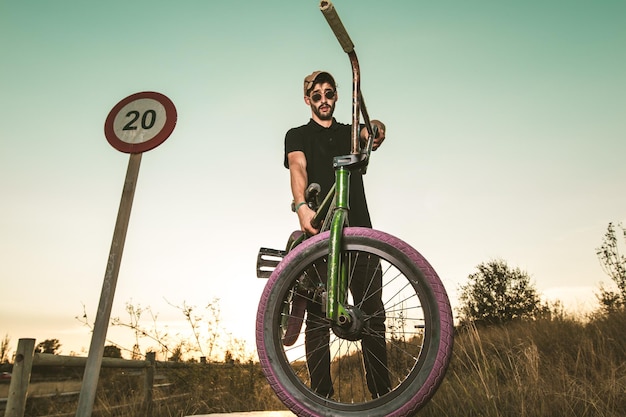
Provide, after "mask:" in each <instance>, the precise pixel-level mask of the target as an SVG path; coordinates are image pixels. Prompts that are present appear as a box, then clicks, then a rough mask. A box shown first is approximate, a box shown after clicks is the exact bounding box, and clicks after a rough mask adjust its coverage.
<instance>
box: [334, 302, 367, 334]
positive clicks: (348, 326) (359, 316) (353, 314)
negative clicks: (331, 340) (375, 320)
mask: <svg viewBox="0 0 626 417" xmlns="http://www.w3.org/2000/svg"><path fill="white" fill-rule="evenodd" d="M346 312H347V313H348V317H343V320H340V323H335V324H334V325H333V326H332V329H333V333H335V334H336V335H337V336H338V337H340V338H342V339H346V340H351V341H356V340H360V339H362V338H363V328H364V327H365V319H364V316H363V312H362V311H361V309H359V308H356V307H353V306H348V307H346Z"/></svg>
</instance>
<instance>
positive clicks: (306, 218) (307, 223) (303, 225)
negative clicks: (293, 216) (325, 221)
mask: <svg viewBox="0 0 626 417" xmlns="http://www.w3.org/2000/svg"><path fill="white" fill-rule="evenodd" d="M297 214H298V220H299V221H300V230H302V231H303V232H305V233H306V234H308V235H309V236H313V235H316V234H318V233H319V230H318V229H315V228H313V226H311V220H313V217H315V211H313V210H311V209H310V208H309V206H308V205H307V204H303V205H301V206H300V208H299V209H298V213H297Z"/></svg>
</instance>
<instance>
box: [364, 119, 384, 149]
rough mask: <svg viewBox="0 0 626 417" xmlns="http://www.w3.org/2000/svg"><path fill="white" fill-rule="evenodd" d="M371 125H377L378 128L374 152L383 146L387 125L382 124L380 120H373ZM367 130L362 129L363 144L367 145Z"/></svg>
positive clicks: (373, 147) (373, 144) (373, 145)
mask: <svg viewBox="0 0 626 417" xmlns="http://www.w3.org/2000/svg"><path fill="white" fill-rule="evenodd" d="M370 123H371V124H372V125H376V126H377V127H378V133H377V134H376V137H375V138H374V142H373V143H372V150H373V151H375V150H376V149H378V148H379V147H380V145H382V144H383V141H384V140H385V133H386V132H385V130H386V129H387V128H386V127H385V124H384V123H383V122H381V121H380V120H372V121H370ZM367 136H368V134H367V129H366V128H363V129H361V141H362V142H361V143H365V141H367Z"/></svg>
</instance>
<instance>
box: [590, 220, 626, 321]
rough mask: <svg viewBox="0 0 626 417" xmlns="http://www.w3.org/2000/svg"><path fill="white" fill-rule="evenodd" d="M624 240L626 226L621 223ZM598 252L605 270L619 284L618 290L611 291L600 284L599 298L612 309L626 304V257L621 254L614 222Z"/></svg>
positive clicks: (605, 307)
mask: <svg viewBox="0 0 626 417" xmlns="http://www.w3.org/2000/svg"><path fill="white" fill-rule="evenodd" d="M618 227H619V228H620V229H622V234H623V237H624V240H625V241H626V228H624V226H622V224H621V223H620V224H619V225H618ZM596 254H597V255H598V259H599V260H600V263H601V265H602V269H604V272H605V273H606V274H607V275H608V276H609V277H610V278H611V280H613V282H615V284H617V288H618V291H611V290H608V289H606V288H604V286H603V285H600V294H599V295H598V299H599V301H600V303H601V304H602V307H603V308H604V309H605V310H607V311H611V310H614V309H618V308H623V307H625V306H626V257H624V255H621V254H620V251H619V246H618V239H617V236H616V232H615V226H614V225H613V223H609V226H608V227H607V231H606V233H605V234H604V238H603V239H602V245H601V246H600V247H599V248H596Z"/></svg>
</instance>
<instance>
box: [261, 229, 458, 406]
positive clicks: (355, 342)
mask: <svg viewBox="0 0 626 417" xmlns="http://www.w3.org/2000/svg"><path fill="white" fill-rule="evenodd" d="M329 238H330V235H329V233H328V232H324V233H321V234H319V235H317V236H315V237H313V238H311V239H309V240H307V241H305V242H304V243H302V244H301V245H299V246H297V247H296V248H295V249H294V250H293V251H291V252H290V253H289V254H288V255H287V256H286V257H285V258H284V259H283V260H282V261H281V262H280V264H279V265H278V266H277V268H276V270H275V271H274V272H273V273H272V276H271V277H270V279H269V281H268V283H267V285H266V287H265V289H264V291H263V294H262V297H261V301H260V303H259V309H258V312H257V321H256V342H257V351H258V354H259V359H260V361H261V366H262V368H263V371H264V373H265V376H266V378H267V379H268V381H269V383H270V385H271V387H272V388H273V389H274V391H275V392H276V394H277V395H278V397H279V398H280V399H281V400H282V401H283V403H284V404H285V405H286V406H287V407H288V408H289V409H290V410H291V411H293V412H294V413H295V414H297V415H298V416H311V417H313V416H349V417H357V416H359V417H360V416H363V415H370V416H383V415H385V416H395V417H400V416H408V415H412V414H414V413H416V412H417V411H418V410H419V409H420V408H421V407H423V406H424V405H425V404H426V402H427V401H428V400H429V399H430V398H431V397H432V396H433V394H434V393H435V391H436V389H437V388H438V386H439V384H440V383H441V381H442V380H443V377H444V374H445V371H446V369H447V366H448V363H449V361H450V356H451V353H452V343H453V322H452V311H451V309H450V302H449V300H448V296H447V294H446V291H445V289H444V287H443V285H442V283H441V281H440V279H439V277H438V276H437V274H436V272H435V271H434V269H433V268H432V267H431V266H430V264H429V263H428V261H426V259H424V257H422V255H420V254H419V253H418V252H417V251H416V250H415V249H413V248H412V247H411V246H409V245H408V244H406V243H405V242H403V241H401V240H400V239H398V238H395V237H393V236H391V235H388V234H386V233H383V232H380V231H377V230H373V229H367V228H359V227H348V228H345V229H344V234H343V241H342V248H343V249H342V253H343V259H344V260H345V262H347V264H348V265H349V266H348V268H347V269H348V275H349V277H348V282H349V292H348V294H347V298H346V299H345V300H343V301H344V303H345V305H346V306H347V311H348V312H349V313H350V321H349V323H348V324H347V325H340V324H337V323H330V322H329V321H328V320H327V319H326V318H325V313H324V309H325V297H326V291H325V289H326V272H325V271H326V267H327V259H328V248H329ZM303 303H304V304H303ZM303 305H305V306H306V308H305V309H303ZM303 310H306V319H305V320H304V324H301V325H297V326H296V327H294V326H293V323H294V322H295V323H303V320H302V319H303V317H302V316H303V315H304V313H303ZM297 315H299V317H293V316H297ZM290 323H291V324H290ZM287 340H288V342H287Z"/></svg>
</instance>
